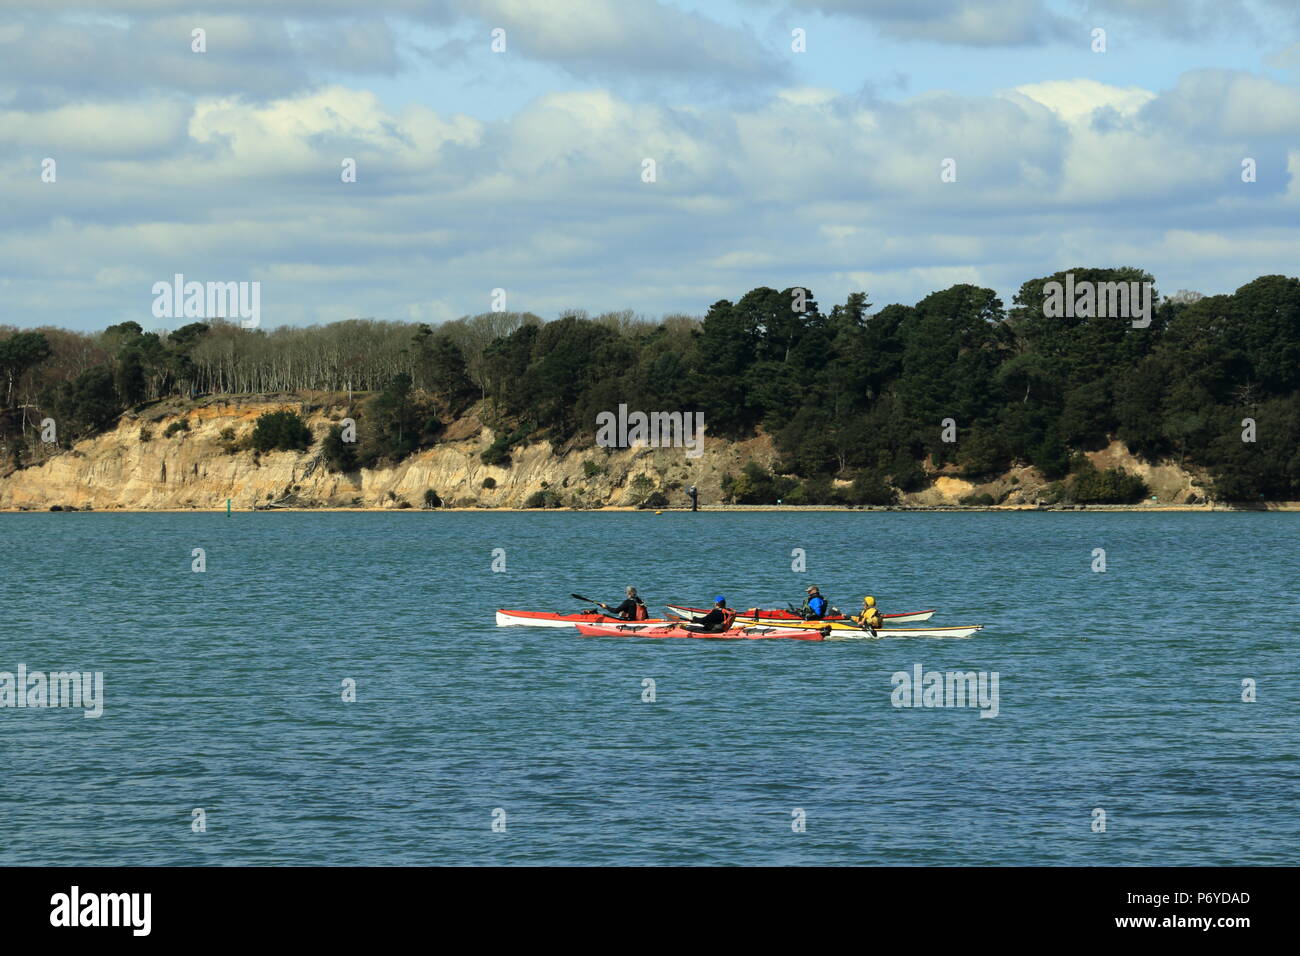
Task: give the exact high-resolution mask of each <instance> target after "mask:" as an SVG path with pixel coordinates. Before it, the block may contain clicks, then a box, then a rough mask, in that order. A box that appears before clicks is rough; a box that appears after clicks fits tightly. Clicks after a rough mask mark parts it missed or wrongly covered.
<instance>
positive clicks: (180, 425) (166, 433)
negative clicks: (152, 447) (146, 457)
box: [163, 418, 190, 438]
mask: <svg viewBox="0 0 1300 956" xmlns="http://www.w3.org/2000/svg"><path fill="white" fill-rule="evenodd" d="M189 430H190V423H189V422H188V421H186V420H185V419H183V418H182V419H181V420H180V421H178V422H172V423H171V424H170V425H168V426H167V427H166V428H164V429H163V438H171V437H172V436H173V435H175V434H176V433H177V432H187V431H189Z"/></svg>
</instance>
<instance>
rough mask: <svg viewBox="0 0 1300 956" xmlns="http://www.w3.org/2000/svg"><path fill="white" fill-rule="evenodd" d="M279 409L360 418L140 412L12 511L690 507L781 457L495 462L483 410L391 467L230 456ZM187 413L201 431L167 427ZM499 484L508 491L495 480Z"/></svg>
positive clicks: (193, 408)
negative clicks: (440, 504)
mask: <svg viewBox="0 0 1300 956" xmlns="http://www.w3.org/2000/svg"><path fill="white" fill-rule="evenodd" d="M278 410H292V411H295V412H298V413H299V414H301V415H302V416H303V417H304V418H305V419H306V421H307V423H308V425H309V427H310V428H311V430H312V434H313V436H314V437H315V438H316V439H320V438H321V437H323V436H324V435H325V434H326V433H328V431H329V428H330V426H331V425H332V424H334V423H335V422H337V421H338V420H339V419H341V418H343V417H344V416H345V415H346V414H347V409H346V405H345V404H344V403H341V402H330V401H325V402H319V403H317V402H311V401H308V400H304V399H301V398H297V397H283V398H274V397H267V398H257V397H238V398H233V397H214V398H209V399H203V400H200V401H197V402H168V403H159V404H157V405H154V406H151V407H150V408H148V409H145V410H143V411H141V412H139V413H130V412H128V413H127V414H126V415H124V416H123V417H122V418H121V419H120V420H119V421H118V423H117V426H116V427H115V428H114V429H113V430H111V431H108V432H105V433H103V434H100V435H97V436H96V437H94V438H91V439H87V440H85V441H81V442H78V443H77V444H76V446H75V447H74V448H72V449H71V450H57V451H55V452H53V453H51V452H45V453H44V454H45V455H46V456H47V457H45V459H44V460H43V461H41V460H40V459H38V462H39V463H38V464H33V465H30V466H28V467H26V468H22V469H19V470H16V471H14V470H11V469H9V470H8V474H4V473H3V472H0V509H30V510H42V511H43V510H47V509H49V508H50V507H51V506H54V505H58V506H61V507H64V508H79V509H84V508H87V507H90V508H93V509H95V510H111V509H115V508H121V509H149V510H165V509H185V508H196V509H215V508H225V506H226V499H228V498H229V499H231V504H232V507H234V508H238V509H248V508H252V507H255V506H257V507H265V506H267V505H268V504H272V503H279V504H283V505H286V506H293V507H335V508H349V507H356V508H398V507H401V506H402V503H403V502H406V503H407V504H409V505H410V506H411V507H414V508H419V507H421V506H422V504H423V501H424V494H425V491H426V490H428V489H432V490H434V491H435V492H436V493H437V494H438V495H439V497H441V498H442V499H443V501H444V503H445V504H446V505H450V506H456V507H490V508H510V507H523V506H524V504H525V502H526V501H527V500H528V497H529V496H530V495H532V494H533V493H534V492H537V491H542V490H547V489H550V490H553V491H555V492H556V493H557V494H559V495H560V496H561V498H562V499H563V501H564V503H565V504H566V505H569V504H576V505H580V506H582V507H607V506H620V505H622V506H626V505H634V504H636V503H637V500H638V496H637V494H636V493H634V492H633V490H632V485H633V483H634V482H635V481H636V479H637V477H638V476H641V475H644V476H646V478H647V480H648V481H649V482H650V483H651V484H652V485H653V487H654V488H656V489H661V490H663V492H664V493H665V494H666V495H667V496H668V497H669V499H670V500H671V501H672V502H673V504H674V505H675V506H680V505H682V504H683V503H685V501H686V495H685V492H684V489H685V488H687V487H689V486H690V485H692V484H693V485H696V486H697V487H698V488H699V490H700V497H701V499H702V500H704V501H709V502H717V501H718V500H719V498H720V497H721V491H720V481H721V478H722V475H723V474H725V473H726V472H728V471H730V472H732V473H733V474H734V473H737V472H739V470H740V468H741V467H743V465H744V464H745V463H746V462H747V461H750V460H758V461H760V462H762V463H763V464H764V465H766V466H770V465H771V463H772V460H773V459H774V458H775V453H774V450H773V449H772V446H771V442H770V440H768V439H767V438H765V437H760V438H756V439H753V440H751V441H747V442H739V443H729V442H725V441H719V440H715V439H712V438H709V437H707V436H706V438H705V452H704V454H703V455H702V456H701V457H699V458H695V459H691V458H687V457H686V454H685V452H684V450H683V449H680V448H629V449H616V450H612V451H608V452H607V451H606V450H605V449H602V448H589V449H585V450H582V451H576V452H570V453H568V454H563V455H561V454H557V453H556V451H555V449H554V448H552V446H551V445H550V443H548V442H541V443H538V444H533V445H525V446H521V447H517V448H515V449H514V450H513V455H512V461H511V464H510V466H508V467H500V466H490V465H485V464H483V462H482V461H481V460H480V458H479V454H480V452H482V451H483V450H484V449H485V448H487V446H488V445H490V444H491V443H492V440H493V438H494V437H495V435H494V434H493V431H492V429H490V428H487V427H486V426H484V425H483V424H482V422H481V420H480V419H479V417H478V414H477V413H476V410H474V409H471V410H470V412H469V413H468V414H467V415H466V416H464V417H462V418H460V419H458V420H457V421H455V422H453V423H451V424H450V425H449V426H448V428H447V429H446V431H445V433H444V435H443V440H442V441H440V442H439V443H438V444H437V445H435V446H434V447H432V448H428V449H425V450H423V451H421V452H418V453H417V454H414V455H412V456H411V457H409V458H407V459H406V460H404V461H402V462H401V463H400V464H398V465H396V466H394V467H391V468H380V469H373V470H371V469H363V470H358V471H356V472H351V473H348V474H338V473H332V472H330V471H329V470H327V469H326V467H325V464H324V462H323V460H322V458H321V455H320V452H319V445H314V446H313V447H312V449H310V450H308V451H305V452H289V451H277V452H268V453H262V454H257V453H255V452H252V451H236V452H233V453H232V452H229V451H227V447H228V446H229V445H230V442H228V441H227V440H225V439H223V438H222V433H223V432H224V431H226V430H227V429H233V431H234V434H235V436H236V438H237V439H238V438H242V437H245V436H246V435H247V434H248V433H249V432H251V431H252V429H253V425H254V423H255V422H256V420H257V418H258V416H260V415H262V414H264V413H266V412H270V411H278ZM182 421H183V422H185V423H186V424H188V426H189V430H188V431H183V430H182V431H176V432H175V433H174V434H172V435H170V436H167V435H165V434H164V433H165V432H166V431H167V427H168V426H169V425H171V424H172V423H176V422H182ZM143 438H147V439H148V440H142V439H143ZM587 463H590V465H588V464H587ZM588 472H594V473H592V474H591V475H590V476H588ZM487 479H491V481H490V482H488V484H492V483H495V487H484V483H485V480H487Z"/></svg>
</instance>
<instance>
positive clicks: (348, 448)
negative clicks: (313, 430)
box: [321, 425, 357, 471]
mask: <svg viewBox="0 0 1300 956" xmlns="http://www.w3.org/2000/svg"><path fill="white" fill-rule="evenodd" d="M321 452H322V453H324V455H325V467H326V468H328V469H329V470H330V471H355V470H356V468H357V450H356V447H355V443H354V442H346V441H344V440H343V426H342V425H331V426H330V430H329V434H328V435H326V436H325V439H324V440H323V441H322V442H321Z"/></svg>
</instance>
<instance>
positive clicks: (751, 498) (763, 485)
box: [722, 461, 829, 505]
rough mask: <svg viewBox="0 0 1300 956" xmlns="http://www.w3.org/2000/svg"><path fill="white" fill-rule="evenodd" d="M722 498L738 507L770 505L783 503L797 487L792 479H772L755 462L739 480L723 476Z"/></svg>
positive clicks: (744, 471)
mask: <svg viewBox="0 0 1300 956" xmlns="http://www.w3.org/2000/svg"><path fill="white" fill-rule="evenodd" d="M722 480H723V485H722V491H723V497H724V498H726V500H728V501H730V502H731V503H733V504H739V505H771V504H776V502H777V501H778V500H781V501H785V500H786V499H787V498H789V496H790V494H791V492H793V491H794V490H795V489H796V488H797V487H798V486H799V485H798V482H796V481H795V480H794V479H793V478H784V477H773V475H772V474H771V473H770V472H769V471H768V470H767V469H766V468H764V467H763V466H762V465H760V464H759V463H758V462H756V461H751V462H750V463H749V464H747V465H746V466H745V467H744V468H742V469H741V471H740V477H739V478H732V477H731V476H730V475H724V476H723V479H722ZM828 480H829V479H828Z"/></svg>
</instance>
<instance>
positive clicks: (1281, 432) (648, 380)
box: [0, 268, 1300, 504]
mask: <svg viewBox="0 0 1300 956" xmlns="http://www.w3.org/2000/svg"><path fill="white" fill-rule="evenodd" d="M1070 271H1071V272H1072V273H1073V275H1074V277H1075V280H1076V281H1080V280H1092V281H1094V282H1110V281H1115V282H1119V281H1123V282H1143V281H1151V277H1150V276H1149V275H1147V274H1145V273H1143V272H1141V271H1139V270H1137V269H1131V268H1125V269H1082V268H1080V269H1073V270H1070ZM1064 275H1065V274H1064V273H1058V274H1056V275H1055V276H1049V277H1042V278H1037V279H1031V280H1029V281H1028V282H1025V283H1024V284H1023V285H1022V286H1021V288H1020V290H1019V292H1018V293H1017V295H1016V296H1015V299H1014V302H1013V303H1012V306H1011V307H1010V308H1009V309H1008V308H1005V307H1004V306H1003V303H1002V302H1001V301H1000V300H999V299H998V297H997V296H996V295H995V294H994V292H993V291H992V290H990V289H984V288H979V287H976V286H973V285H956V286H953V287H951V288H949V289H945V290H942V291H939V292H935V293H933V294H931V295H929V296H927V297H926V298H924V299H923V300H921V301H920V302H918V303H916V304H915V305H910V306H907V305H888V306H886V307H884V308H883V309H881V310H880V311H878V312H875V313H874V314H873V313H872V312H871V311H870V309H871V303H870V302H868V301H867V296H866V295H865V294H863V293H854V294H852V295H850V296H849V297H848V298H847V300H846V301H845V302H844V303H842V304H837V305H834V306H833V307H831V308H830V309H829V311H826V312H823V311H822V310H821V308H820V306H819V305H818V303H817V302H816V300H815V298H814V297H813V295H812V294H811V292H810V291H809V290H801V289H785V290H781V291H778V290H776V289H771V288H759V289H754V290H752V291H750V292H748V293H747V294H745V295H744V296H742V297H741V298H740V299H738V300H736V301H734V302H733V301H730V300H721V301H719V302H716V303H714V304H713V305H712V306H710V307H709V309H708V312H707V314H706V315H705V316H704V317H703V318H702V319H698V320H697V319H692V318H689V317H685V316H671V317H667V318H665V319H664V320H662V321H657V322H652V321H640V320H637V319H636V318H634V317H633V316H632V314H631V313H627V312H623V313H609V314H605V315H602V316H599V317H597V318H594V319H592V318H589V317H588V316H587V315H586V314H585V313H582V312H570V313H566V314H564V315H562V316H561V317H560V318H559V319H557V320H555V321H552V322H546V323H543V322H542V321H541V320H540V319H538V318H537V317H536V316H532V315H528V314H519V313H488V314H485V315H481V316H474V317H472V318H466V319H461V320H458V321H456V322H451V323H447V324H445V325H443V326H439V327H438V328H436V329H435V328H431V327H429V326H427V325H410V324H404V323H397V322H378V321H372V320H355V321H349V322H339V323H334V324H331V325H326V326H319V327H310V328H279V329H275V330H272V331H263V330H246V329H241V328H239V327H238V326H235V325H232V324H230V323H226V322H222V321H213V322H195V323H191V324H189V325H185V326H182V327H181V328H179V329H176V330H174V331H172V332H170V333H164V332H158V333H154V332H145V331H144V330H143V329H142V328H141V326H140V325H138V324H137V323H134V322H124V323H122V324H120V325H116V326H113V327H111V328H109V329H106V330H104V331H103V332H100V333H98V334H80V333H74V332H68V331H65V330H58V329H41V330H36V331H18V330H16V329H6V328H0V387H2V388H3V400H4V409H3V411H2V412H0V442H3V443H4V444H5V445H6V449H7V451H8V452H9V453H10V454H11V455H12V456H13V459H14V461H15V462H19V460H20V459H21V458H22V456H23V443H24V438H25V440H26V442H27V443H31V442H32V441H34V440H36V438H35V435H36V432H37V430H38V426H39V422H40V421H41V419H42V418H43V417H47V416H48V417H52V418H54V419H55V420H56V421H57V422H58V425H59V434H58V438H59V441H60V443H63V444H66V443H69V442H71V441H73V440H75V439H77V438H79V437H82V436H85V435H89V434H93V433H94V432H95V431H97V430H100V429H103V428H105V427H107V426H109V425H110V424H111V423H112V422H113V421H114V419H115V418H116V416H117V415H118V414H120V413H121V412H122V411H123V410H124V409H127V408H130V407H132V406H135V405H138V404H139V403H141V402H147V401H150V400H154V399H159V398H164V397H167V396H169V395H182V396H184V395H193V394H195V393H200V392H223V393H247V392H277V391H285V390H301V389H324V390H334V391H339V390H344V391H346V390H349V389H355V390H359V391H368V392H374V393H376V394H375V395H374V396H373V398H372V399H371V401H370V402H369V403H368V404H367V405H366V406H365V408H364V409H363V410H362V412H361V413H360V416H359V417H360V420H361V422H362V426H363V427H361V428H359V430H358V432H359V443H358V445H357V446H356V447H355V448H354V447H351V446H350V444H349V443H348V442H345V441H343V439H342V430H341V429H332V430H331V433H330V435H329V436H327V437H326V438H325V440H324V445H323V451H324V453H325V457H326V460H327V463H328V466H329V467H330V468H332V469H334V470H342V471H346V470H351V469H353V468H355V467H357V466H367V465H371V464H374V463H377V462H380V461H400V460H401V459H402V458H403V457H405V456H407V455H409V454H410V453H411V452H412V451H414V450H416V449H418V448H421V447H426V446H427V445H428V444H430V443H431V442H433V441H435V440H436V439H437V438H438V436H439V435H440V434H441V433H442V430H443V422H444V421H450V420H452V419H453V418H454V417H456V416H457V415H459V414H461V413H462V412H463V411H464V410H465V409H466V408H468V406H469V405H470V404H472V403H473V402H475V401H479V400H482V401H483V402H484V405H483V413H484V414H485V415H486V416H488V418H489V419H490V421H491V423H492V424H493V427H494V431H495V434H496V437H495V441H494V442H493V443H492V444H491V446H490V447H489V448H488V449H487V450H486V451H485V452H484V453H483V456H482V460H483V461H484V462H486V463H489V464H498V465H502V464H508V463H509V455H510V450H511V449H512V448H514V447H516V446H518V445H519V444H522V443H525V442H529V441H536V440H540V439H549V440H551V441H553V442H555V443H556V444H557V445H562V444H565V443H567V447H580V446H583V445H589V444H591V443H592V442H593V441H594V431H595V421H596V414H597V413H598V412H601V411H611V410H613V409H615V408H617V406H618V405H620V404H626V405H627V406H628V407H629V408H631V409H640V410H645V411H656V410H660V411H701V412H703V413H704V416H705V421H706V423H707V427H708V432H709V434H710V435H713V436H717V437H724V438H743V437H746V436H749V435H752V434H753V433H754V432H755V430H757V429H762V430H763V431H765V432H767V433H768V434H770V435H771V436H772V437H773V439H774V441H775V443H776V447H777V449H778V451H779V453H780V461H778V462H777V464H776V467H775V469H774V470H775V472H776V475H775V476H774V475H770V474H767V472H766V471H764V470H763V469H758V471H750V470H747V471H746V472H744V473H742V474H740V475H738V476H736V477H735V478H733V479H731V483H730V485H729V494H730V497H731V498H732V500H736V501H750V502H754V503H765V502H767V501H775V500H777V499H781V500H784V501H787V502H790V503H796V502H802V503H819V502H821V501H824V500H836V501H846V502H852V503H873V504H874V503H888V502H889V501H891V500H893V498H894V497H895V496H896V494H897V491H898V490H900V489H901V490H902V491H913V490H918V489H920V488H922V487H924V486H925V484H926V483H927V481H928V480H929V477H928V474H929V472H928V469H927V467H923V463H927V464H928V467H929V468H934V467H941V468H944V469H945V471H946V472H947V473H949V474H956V475H959V476H961V477H964V478H967V479H978V478H979V477H981V476H988V475H992V474H996V473H1000V472H1002V471H1005V470H1006V469H1007V468H1008V467H1009V466H1011V465H1012V464H1013V463H1029V464H1033V465H1035V466H1036V467H1037V468H1039V469H1040V470H1041V471H1042V472H1043V473H1044V475H1046V477H1047V478H1049V479H1055V480H1060V481H1061V486H1060V487H1061V489H1062V494H1064V495H1071V496H1073V498H1074V500H1078V501H1080V502H1083V501H1103V500H1133V499H1134V498H1135V497H1137V496H1140V495H1141V494H1142V493H1143V492H1144V489H1143V488H1141V487H1140V485H1139V484H1138V483H1136V479H1134V478H1133V476H1127V475H1122V474H1114V473H1109V472H1100V473H1096V474H1090V473H1088V472H1087V469H1085V468H1083V467H1082V466H1081V465H1080V464H1079V457H1078V456H1077V454H1076V453H1077V452H1078V451H1079V450H1094V449H1097V448H1100V447H1102V446H1103V445H1104V444H1105V443H1106V442H1107V441H1108V440H1110V439H1111V438H1113V437H1118V438H1119V439H1121V440H1122V441H1124V442H1125V443H1126V444H1127V445H1128V447H1129V448H1130V449H1132V450H1133V451H1134V452H1135V453H1137V454H1139V455H1143V456H1147V457H1150V458H1156V457H1172V458H1175V459H1177V460H1178V461H1179V462H1180V463H1181V464H1184V465H1186V466H1188V467H1197V468H1204V469H1207V470H1208V471H1209V472H1210V474H1211V475H1212V476H1213V479H1214V493H1215V494H1216V496H1218V497H1221V498H1227V499H1237V500H1240V499H1257V498H1260V497H1268V498H1297V497H1300V280H1297V279H1295V278H1287V277H1284V276H1264V277H1261V278H1259V279H1256V280H1254V281H1253V282H1250V283H1248V284H1247V285H1245V286H1243V287H1242V288H1240V289H1238V290H1237V291H1236V292H1234V293H1232V294H1231V295H1216V296H1210V297H1198V296H1195V295H1181V294H1180V295H1179V296H1175V297H1173V298H1167V299H1164V300H1163V301H1159V300H1158V298H1157V304H1156V306H1155V308H1154V310H1153V314H1152V317H1151V323H1150V325H1149V326H1148V327H1146V328H1134V327H1132V325H1131V323H1130V322H1129V321H1128V320H1127V319H1123V318H1115V317H1110V318H1084V317H1073V318H1067V317H1049V316H1048V315H1046V310H1045V309H1044V300H1045V297H1046V291H1045V286H1046V285H1047V283H1048V282H1049V281H1052V280H1057V281H1061V280H1062V279H1063V277H1064ZM796 303H797V304H798V305H801V306H802V307H803V310H802V311H799V310H798V307H797V305H796ZM946 419H952V420H953V423H954V426H955V429H956V441H946V440H944V439H945V436H944V427H943V422H944V421H945V420H946ZM1248 421H1249V422H1250V423H1251V425H1250V431H1251V433H1252V434H1251V437H1252V438H1253V439H1254V440H1253V441H1250V440H1243V436H1244V433H1245V431H1246V424H1245V423H1246V422H1248ZM299 438H301V435H299ZM760 472H761V473H760ZM837 480H838V481H837Z"/></svg>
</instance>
